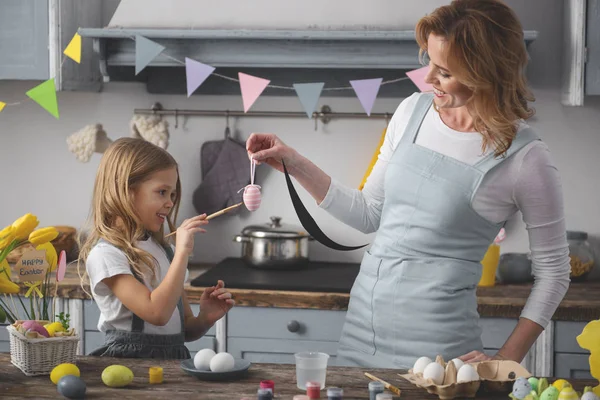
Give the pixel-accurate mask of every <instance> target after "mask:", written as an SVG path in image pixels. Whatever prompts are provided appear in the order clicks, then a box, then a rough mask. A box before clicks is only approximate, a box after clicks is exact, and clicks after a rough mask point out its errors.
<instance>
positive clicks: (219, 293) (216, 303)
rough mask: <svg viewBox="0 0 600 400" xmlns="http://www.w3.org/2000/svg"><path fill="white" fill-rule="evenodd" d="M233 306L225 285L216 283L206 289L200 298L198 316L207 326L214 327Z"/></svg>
mask: <svg viewBox="0 0 600 400" xmlns="http://www.w3.org/2000/svg"><path fill="white" fill-rule="evenodd" d="M234 305H235V300H233V298H232V295H231V293H230V292H229V291H228V290H227V289H225V283H223V281H221V280H220V281H218V282H217V285H216V286H212V287H209V288H206V290H205V291H204V292H203V293H202V296H200V314H199V315H198V318H200V319H202V320H203V321H204V322H205V323H206V324H208V326H212V325H214V323H215V322H217V321H218V320H220V319H221V318H222V317H223V316H224V315H225V314H227V312H228V311H229V310H231V308H232V307H233V306H234Z"/></svg>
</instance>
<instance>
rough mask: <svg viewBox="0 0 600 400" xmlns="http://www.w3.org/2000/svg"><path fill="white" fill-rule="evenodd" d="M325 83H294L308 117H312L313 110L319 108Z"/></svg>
mask: <svg viewBox="0 0 600 400" xmlns="http://www.w3.org/2000/svg"><path fill="white" fill-rule="evenodd" d="M323 86H325V83H323V82H319V83H294V90H295V91H296V94H297V95H298V99H300V103H301V104H302V107H303V108H304V111H306V115H308V118H311V117H312V114H313V112H315V109H316V108H317V103H318V102H319V97H321V91H322V90H323Z"/></svg>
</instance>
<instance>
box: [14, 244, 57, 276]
mask: <svg viewBox="0 0 600 400" xmlns="http://www.w3.org/2000/svg"><path fill="white" fill-rule="evenodd" d="M48 267H49V265H48V262H47V261H46V250H30V251H28V252H27V253H25V254H23V257H21V259H20V260H19V262H18V263H17V264H16V266H15V271H17V273H18V275H19V281H21V282H39V281H41V280H43V279H44V277H45V276H46V270H47V269H48Z"/></svg>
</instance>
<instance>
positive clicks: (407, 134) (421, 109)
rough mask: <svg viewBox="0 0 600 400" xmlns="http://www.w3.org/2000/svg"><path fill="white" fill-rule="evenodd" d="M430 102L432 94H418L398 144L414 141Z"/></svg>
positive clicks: (431, 101)
mask: <svg viewBox="0 0 600 400" xmlns="http://www.w3.org/2000/svg"><path fill="white" fill-rule="evenodd" d="M431 103H433V94H431V93H422V94H421V95H419V98H418V99H417V104H416V105H415V109H414V111H413V113H412V114H411V116H410V119H409V120H408V124H406V129H405V130H404V134H403V135H402V138H401V139H400V143H399V145H402V144H409V143H414V142H415V139H416V138H417V133H419V128H420V127H421V124H422V123H423V120H424V119H425V116H426V115H427V112H428V111H429V109H430V108H431Z"/></svg>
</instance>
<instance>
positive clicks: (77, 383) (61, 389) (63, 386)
mask: <svg viewBox="0 0 600 400" xmlns="http://www.w3.org/2000/svg"><path fill="white" fill-rule="evenodd" d="M86 389H87V388H86V386H85V382H84V381H82V380H81V379H79V377H77V376H74V375H65V376H63V377H62V378H60V380H59V381H58V383H57V384H56V390H57V391H58V393H59V394H61V395H63V396H64V397H66V398H67V399H83V398H85V391H86Z"/></svg>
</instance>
